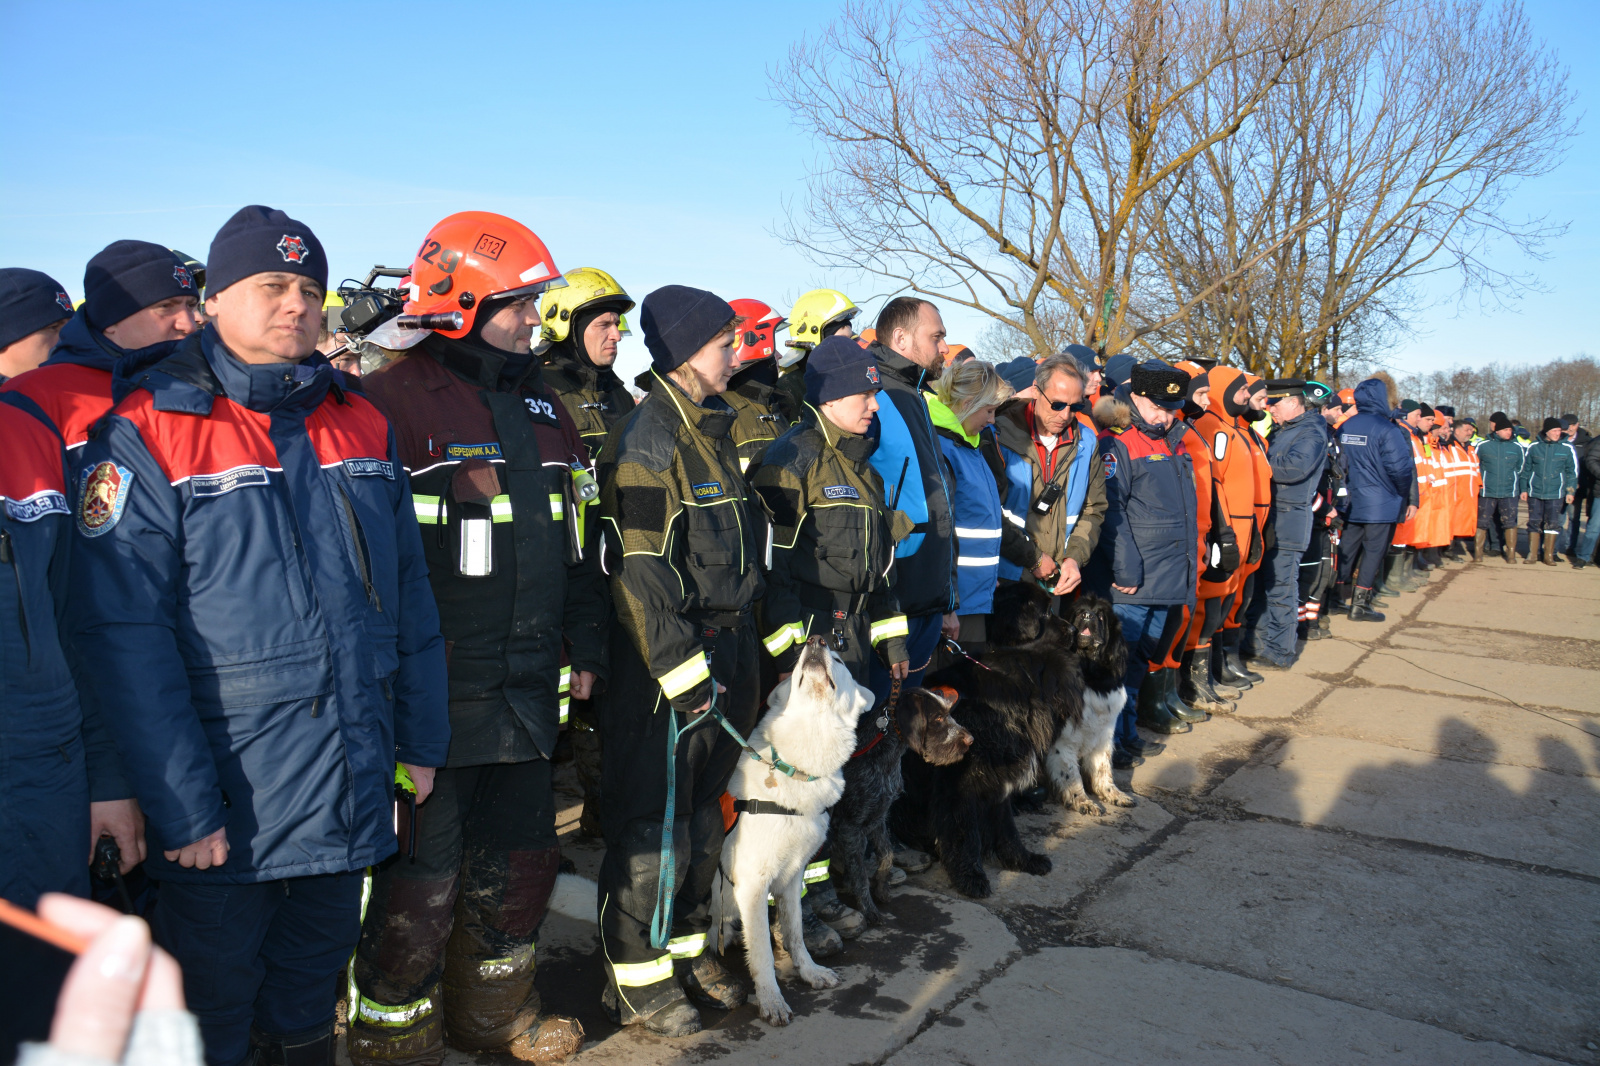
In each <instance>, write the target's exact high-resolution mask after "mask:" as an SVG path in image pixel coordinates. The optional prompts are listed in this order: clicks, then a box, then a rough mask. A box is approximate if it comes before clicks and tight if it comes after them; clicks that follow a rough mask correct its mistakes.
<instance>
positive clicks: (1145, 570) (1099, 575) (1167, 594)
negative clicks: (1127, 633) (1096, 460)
mask: <svg viewBox="0 0 1600 1066" xmlns="http://www.w3.org/2000/svg"><path fill="white" fill-rule="evenodd" d="M1115 395H1116V398H1117V399H1118V400H1120V401H1122V403H1123V404H1125V405H1126V406H1127V407H1128V408H1129V409H1130V410H1132V411H1133V423H1132V425H1131V426H1129V427H1128V428H1127V429H1124V430H1120V431H1116V430H1107V431H1105V432H1104V433H1102V434H1101V435H1100V449H1099V451H1100V461H1101V463H1102V464H1103V465H1104V468H1105V484H1106V517H1105V523H1104V524H1103V525H1102V526H1101V527H1100V540H1099V543H1098V544H1096V545H1095V551H1094V555H1093V556H1091V557H1090V560H1089V566H1088V567H1087V569H1086V570H1085V571H1084V575H1083V583H1084V585H1085V587H1087V588H1088V589H1089V591H1091V592H1096V593H1099V594H1100V595H1101V596H1104V597H1106V598H1107V599H1109V600H1110V601H1111V602H1112V603H1141V604H1151V605H1156V606H1160V605H1168V606H1170V605H1174V604H1190V605H1192V604H1193V603H1194V601H1195V587H1196V582H1197V580H1198V575H1197V574H1196V572H1195V566H1196V563H1197V557H1198V554H1199V538H1200V533H1199V529H1198V527H1197V526H1196V524H1195V508H1196V506H1197V504H1196V498H1195V491H1194V466H1193V461H1192V460H1191V459H1190V458H1189V453H1188V452H1187V451H1185V450H1184V449H1183V446H1182V445H1181V444H1180V443H1179V442H1180V441H1181V440H1182V439H1183V435H1184V434H1185V433H1187V432H1188V426H1187V425H1185V424H1184V423H1183V422H1181V421H1175V422H1173V424H1172V426H1171V427H1170V428H1169V429H1168V430H1166V431H1162V430H1159V429H1155V428H1154V427H1152V426H1150V425H1148V424H1147V423H1145V422H1144V421H1143V420H1142V419H1140V418H1139V414H1138V411H1137V410H1134V409H1133V402H1132V400H1131V399H1129V397H1128V389H1127V386H1125V385H1124V386H1121V387H1119V388H1118V389H1117V391H1116V393H1115ZM1113 585H1121V586H1123V587H1124V588H1132V589H1134V591H1133V592H1132V593H1131V594H1130V593H1126V592H1118V591H1116V590H1115V589H1114V588H1112V586H1113Z"/></svg>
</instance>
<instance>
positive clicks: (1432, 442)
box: [1418, 408, 1455, 571]
mask: <svg viewBox="0 0 1600 1066" xmlns="http://www.w3.org/2000/svg"><path fill="white" fill-rule="evenodd" d="M1451 422H1452V419H1451V418H1450V417H1449V416H1448V415H1446V414H1444V412H1442V411H1440V410H1438V409H1437V408H1435V409H1434V411H1433V428H1431V429H1430V430H1428V432H1427V433H1426V434H1425V435H1424V438H1423V447H1424V450H1425V452H1426V453H1427V459H1428V468H1429V472H1430V474H1431V476H1432V489H1433V509H1432V512H1431V513H1430V514H1429V516H1428V521H1427V524H1426V525H1425V526H1424V527H1422V528H1421V529H1419V531H1418V532H1419V535H1420V536H1421V538H1422V539H1421V543H1420V544H1419V545H1418V547H1419V549H1420V551H1419V561H1421V562H1422V563H1423V564H1425V566H1426V567H1427V569H1428V570H1429V571H1432V570H1436V569H1438V568H1439V566H1440V565H1441V564H1442V563H1443V562H1444V557H1443V554H1442V552H1443V550H1444V548H1445V547H1446V546H1447V545H1449V543H1450V524H1451V522H1452V521H1453V520H1454V514H1455V492H1454V486H1453V485H1452V484H1451V482H1450V457H1449V454H1448V452H1447V451H1446V441H1447V440H1448V439H1449V431H1450V427H1451Z"/></svg>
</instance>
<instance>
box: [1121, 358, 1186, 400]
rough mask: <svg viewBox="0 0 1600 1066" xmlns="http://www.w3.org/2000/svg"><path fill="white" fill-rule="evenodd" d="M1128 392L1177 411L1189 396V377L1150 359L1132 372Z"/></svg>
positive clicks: (1137, 364)
mask: <svg viewBox="0 0 1600 1066" xmlns="http://www.w3.org/2000/svg"><path fill="white" fill-rule="evenodd" d="M1129 358H1130V359H1131V358H1133V357H1132V356H1129ZM1107 372H1108V373H1109V370H1108V371H1107ZM1128 391H1129V392H1131V393H1133V394H1134V395H1135V396H1143V397H1144V398H1145V399H1147V400H1149V401H1150V402H1151V403H1153V404H1155V405H1156V406H1158V407H1164V408H1166V409H1167V410H1168V411H1176V410H1178V408H1180V407H1182V406H1183V401H1184V400H1185V399H1187V398H1188V396H1189V375H1188V374H1185V373H1184V372H1183V371H1181V370H1179V369H1178V368H1177V367H1175V366H1168V365H1167V364H1166V363H1163V362H1162V361H1161V360H1159V359H1148V360H1146V361H1144V362H1142V363H1136V364H1135V365H1134V367H1133V369H1132V371H1130V373H1129V377H1128Z"/></svg>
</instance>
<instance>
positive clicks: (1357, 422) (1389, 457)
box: [1339, 378, 1417, 523]
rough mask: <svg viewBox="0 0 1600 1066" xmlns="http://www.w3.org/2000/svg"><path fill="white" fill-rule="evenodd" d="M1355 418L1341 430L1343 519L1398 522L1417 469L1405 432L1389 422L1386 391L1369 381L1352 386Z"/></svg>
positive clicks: (1408, 500) (1413, 486)
mask: <svg viewBox="0 0 1600 1066" xmlns="http://www.w3.org/2000/svg"><path fill="white" fill-rule="evenodd" d="M1355 396H1356V414H1355V415H1354V416H1353V417H1352V418H1350V419H1348V420H1347V421H1346V422H1345V423H1344V425H1342V426H1340V427H1339V451H1340V454H1341V456H1342V457H1343V459H1344V470H1345V488H1346V489H1348V490H1349V497H1348V499H1349V511H1348V512H1347V513H1346V515H1345V521H1347V522H1356V523H1376V522H1399V521H1401V520H1402V519H1403V518H1405V516H1406V507H1407V505H1408V504H1410V503H1411V501H1412V500H1413V499H1414V498H1415V496H1416V484H1417V466H1416V462H1415V460H1413V459H1412V456H1411V442H1410V441H1409V440H1407V439H1406V431H1405V430H1403V429H1401V428H1400V427H1399V426H1397V425H1395V424H1394V423H1393V422H1391V421H1389V393H1388V389H1387V388H1385V387H1384V384H1383V382H1381V381H1379V380H1378V379H1377V378H1368V379H1367V380H1366V381H1363V382H1362V383H1361V384H1359V385H1357V386H1356V389H1355Z"/></svg>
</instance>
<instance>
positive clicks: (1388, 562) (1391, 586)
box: [1372, 548, 1403, 596]
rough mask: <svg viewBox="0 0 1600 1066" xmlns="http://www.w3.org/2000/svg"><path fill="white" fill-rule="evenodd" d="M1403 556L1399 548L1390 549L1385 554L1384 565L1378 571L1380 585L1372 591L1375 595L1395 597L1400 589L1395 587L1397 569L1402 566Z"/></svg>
mask: <svg viewBox="0 0 1600 1066" xmlns="http://www.w3.org/2000/svg"><path fill="white" fill-rule="evenodd" d="M1401 558H1403V554H1402V553H1401V551H1400V549H1398V548H1390V549H1389V550H1388V551H1386V552H1384V553H1383V565H1382V566H1381V567H1380V568H1379V571H1378V584H1377V586H1376V587H1375V588H1374V589H1373V590H1372V591H1373V594H1374V595H1378V596H1394V595H1398V594H1399V592H1400V589H1399V588H1398V587H1397V586H1396V585H1395V568H1396V567H1398V566H1399V565H1400V560H1401Z"/></svg>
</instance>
